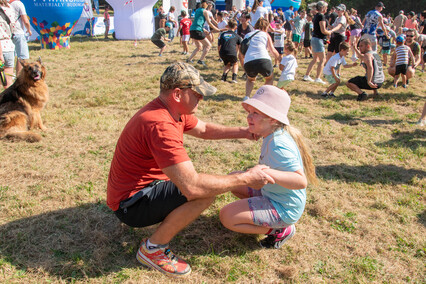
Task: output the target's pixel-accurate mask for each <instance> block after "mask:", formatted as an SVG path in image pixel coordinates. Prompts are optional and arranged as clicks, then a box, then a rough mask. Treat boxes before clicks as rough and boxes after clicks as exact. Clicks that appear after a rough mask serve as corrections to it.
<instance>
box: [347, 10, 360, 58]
mask: <svg viewBox="0 0 426 284" xmlns="http://www.w3.org/2000/svg"><path fill="white" fill-rule="evenodd" d="M350 17H351V18H352V20H353V21H354V23H353V24H352V25H349V28H350V31H351V37H350V40H349V43H350V45H351V50H352V57H351V59H352V61H354V62H355V61H357V60H358V57H356V53H355V50H354V49H353V46H354V45H357V44H358V41H359V39H360V37H361V31H362V23H361V19H360V18H359V16H358V11H357V10H355V9H354V8H351V10H350Z"/></svg>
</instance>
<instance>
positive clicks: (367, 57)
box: [346, 38, 385, 101]
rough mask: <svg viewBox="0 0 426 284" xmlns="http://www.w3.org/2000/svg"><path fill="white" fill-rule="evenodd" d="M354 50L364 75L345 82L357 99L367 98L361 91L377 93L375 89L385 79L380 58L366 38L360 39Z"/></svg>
mask: <svg viewBox="0 0 426 284" xmlns="http://www.w3.org/2000/svg"><path fill="white" fill-rule="evenodd" d="M354 48H355V51H356V53H357V55H358V57H359V59H360V60H361V62H362V66H363V67H364V68H365V76H356V77H354V78H351V79H349V81H348V82H346V86H347V87H348V88H349V89H351V90H352V91H354V92H355V93H357V94H358V97H357V101H364V100H366V99H368V95H367V94H366V93H365V92H364V91H362V90H363V89H364V90H373V92H374V95H377V94H378V93H377V90H378V89H379V88H380V87H381V86H382V84H383V82H384V81H385V74H384V73H383V66H382V60H381V59H380V55H378V54H377V53H376V52H375V51H373V48H372V44H371V41H370V40H369V39H368V38H364V39H361V40H360V42H359V49H358V48H357V47H356V46H355V47H354Z"/></svg>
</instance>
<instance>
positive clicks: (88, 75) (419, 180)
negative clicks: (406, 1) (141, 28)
mask: <svg viewBox="0 0 426 284" xmlns="http://www.w3.org/2000/svg"><path fill="white" fill-rule="evenodd" d="M213 46H214V47H213V49H212V50H211V51H210V52H209V54H208V56H207V64H208V68H200V71H201V74H202V75H203V76H204V78H205V79H206V80H207V81H208V82H210V83H211V84H212V85H214V86H216V87H217V88H218V92H217V94H216V95H215V96H213V97H209V98H206V99H205V100H203V101H202V102H201V103H200V105H199V110H198V112H197V114H196V115H197V116H198V117H199V118H200V119H202V120H203V121H208V122H214V123H219V124H224V125H238V126H246V124H247V122H246V113H245V111H244V109H243V108H242V106H241V100H242V98H243V96H244V88H245V83H244V81H243V80H242V79H241V77H240V76H241V75H242V71H241V70H240V72H239V77H238V80H239V82H238V83H237V84H231V83H223V82H220V81H219V78H220V75H221V72H222V66H221V64H220V63H219V62H218V61H217V60H216V58H217V56H216V54H217V49H216V47H215V45H213ZM30 47H31V51H30V55H31V58H38V56H41V57H42V59H43V61H44V63H45V65H46V67H47V69H48V74H47V84H48V85H49V90H50V101H49V103H48V105H47V107H46V108H45V109H44V110H43V111H42V118H43V120H44V121H45V124H46V126H47V127H48V130H47V131H46V132H43V133H41V132H40V131H38V130H36V132H39V133H41V134H42V136H43V140H42V141H41V142H40V143H37V144H27V143H23V142H18V143H12V142H8V141H3V140H1V141H0V156H1V163H0V209H1V214H0V283H176V282H178V283H180V282H184V283H187V282H194V283H330V282H331V283H370V282H374V283H379V282H383V283H395V282H398V283H399V282H409V283H423V282H424V279H425V278H426V275H425V270H424V263H425V255H426V242H425V238H424V236H425V235H426V229H425V226H426V215H425V199H426V178H425V176H426V171H425V167H424V165H425V153H426V133H425V129H423V128H418V127H417V126H416V125H415V122H416V121H417V120H418V118H419V117H420V112H421V109H422V107H423V104H424V101H425V99H426V94H425V92H424V90H425V79H426V77H425V76H426V75H425V74H424V73H420V72H417V74H416V77H415V78H414V79H413V80H411V82H410V87H409V88H408V89H402V88H399V89H394V88H386V87H385V88H382V89H381V90H380V97H377V98H371V99H369V100H367V101H365V102H361V103H360V102H357V101H356V95H355V94H353V93H352V92H351V91H350V90H349V89H348V88H347V87H346V86H344V85H343V84H342V86H339V88H338V89H337V91H336V92H335V94H336V95H337V98H335V99H322V98H321V97H320V93H321V92H322V91H323V90H324V89H325V87H324V86H321V85H317V84H307V83H305V82H302V81H301V80H300V79H301V78H302V76H303V73H304V72H305V70H306V68H307V65H308V64H309V60H305V59H301V58H299V59H298V65H299V68H298V70H297V78H296V80H295V81H294V82H293V83H292V84H291V85H290V86H289V87H288V90H287V91H288V93H289V94H290V95H291V100H292V105H291V108H290V112H289V119H290V122H291V124H292V125H294V126H296V127H298V128H299V129H301V131H302V133H303V134H304V136H305V137H306V138H307V140H308V143H309V145H310V147H311V148H312V153H313V157H314V163H315V165H316V171H317V175H318V177H319V184H318V185H317V186H311V185H310V186H309V187H308V189H307V204H306V210H305V212H304V214H303V216H302V218H301V219H300V221H299V222H298V223H297V224H296V227H297V233H296V235H295V236H294V238H292V239H291V240H290V241H289V242H287V243H286V244H285V246H284V247H283V248H281V249H280V250H263V249H260V248H259V246H258V244H257V243H258V241H259V239H260V238H261V237H262V236H255V235H242V234H237V233H234V232H231V231H229V230H227V229H225V228H224V227H223V226H222V225H221V223H220V220H219V217H218V214H219V211H220V209H221V208H222V207H223V206H225V205H226V204H228V203H230V202H233V201H235V200H236V198H235V197H234V196H232V195H231V194H229V193H227V194H224V195H221V196H218V197H217V198H216V201H215V202H214V204H212V206H211V207H210V208H209V209H207V210H206V211H205V212H204V213H203V214H202V215H201V216H200V217H199V218H198V219H197V220H195V221H194V223H192V224H191V225H189V226H188V227H187V228H186V229H184V230H183V231H182V232H180V233H179V234H178V235H177V236H176V237H175V238H174V239H173V240H172V242H171V244H170V245H171V248H172V249H173V251H174V252H175V253H176V254H177V255H179V256H180V257H182V258H184V259H185V260H187V261H188V262H189V263H190V264H191V267H192V270H193V272H192V274H191V276H190V277H189V278H186V279H185V280H175V279H170V278H167V277H166V276H163V275H162V274H160V273H158V272H157V271H154V270H149V269H146V268H144V267H142V266H141V265H140V264H139V263H138V262H137V261H136V259H135V254H136V251H137V249H138V244H139V242H140V240H141V239H142V238H146V237H149V236H150V235H151V234H152V233H153V232H154V230H155V228H156V226H152V227H148V228H130V227H128V226H125V225H123V224H120V222H119V221H118V219H117V218H116V217H115V215H114V214H113V212H112V211H111V210H110V209H109V208H108V207H107V206H106V203H105V199H106V182H107V178H108V173H109V167H110V163H111V160H112V157H113V153H114V149H115V144H116V142H117V139H118V137H119V135H120V133H121V131H122V129H123V128H124V126H125V125H126V123H127V121H128V120H129V119H130V118H131V117H132V116H133V115H134V113H136V111H137V110H138V109H140V108H141V107H142V106H143V105H145V104H146V103H148V102H149V101H151V100H152V99H154V98H155V97H156V96H157V95H158V92H159V79H160V77H161V74H162V72H163V71H164V69H165V68H166V67H167V66H168V65H169V64H170V63H171V62H174V61H177V60H185V57H184V56H181V55H180V47H179V44H178V43H177V42H175V43H174V44H173V45H172V46H171V47H169V49H168V50H166V52H165V54H164V56H163V57H162V58H161V59H160V58H158V56H157V53H158V50H157V49H156V47H155V46H154V45H153V44H152V43H151V42H150V41H139V42H138V45H137V46H136V47H134V46H133V42H132V41H113V40H103V39H96V38H91V39H87V38H79V37H75V38H72V42H71V49H67V50H57V51H51V50H41V49H40V48H39V45H38V44H36V43H31V45H30ZM190 49H191V50H192V49H193V46H191V47H190ZM196 67H199V66H197V65H196ZM275 74H276V76H275V77H276V78H275V84H276V82H277V78H278V76H279V72H278V71H277V70H276V71H275ZM360 74H363V70H362V69H361V68H360V67H356V68H351V69H350V71H347V70H346V69H344V70H342V79H343V81H345V80H347V79H349V78H350V77H351V76H355V75H360ZM386 80H387V82H390V80H391V79H390V77H389V76H387V78H386ZM262 84H263V80H262V79H261V78H259V79H258V80H257V81H256V83H255V88H258V87H260V86H261V85H262ZM385 86H386V84H385ZM260 145H261V141H256V142H254V141H248V140H223V141H203V140H200V139H196V138H193V137H189V136H185V137H184V146H185V148H186V150H187V152H188V154H189V156H190V158H191V160H192V161H193V163H194V166H195V168H196V170H197V171H198V172H204V173H214V174H228V173H230V172H232V171H237V170H245V169H247V168H249V167H251V166H253V165H255V164H256V163H257V162H258V159H259V154H260Z"/></svg>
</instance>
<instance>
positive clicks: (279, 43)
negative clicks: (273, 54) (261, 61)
mask: <svg viewBox="0 0 426 284" xmlns="http://www.w3.org/2000/svg"><path fill="white" fill-rule="evenodd" d="M284 42H285V29H284V28H283V22H281V20H279V19H277V22H275V30H274V48H275V50H276V51H277V52H278V54H279V55H280V56H279V57H278V58H275V64H274V66H273V67H274V68H275V67H277V66H278V64H279V63H280V62H281V59H282V57H283V54H284Z"/></svg>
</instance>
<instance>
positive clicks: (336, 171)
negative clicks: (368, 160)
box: [316, 164, 426, 185]
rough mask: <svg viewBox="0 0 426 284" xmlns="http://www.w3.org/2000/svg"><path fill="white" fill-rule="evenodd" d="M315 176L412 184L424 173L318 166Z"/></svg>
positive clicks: (395, 168) (392, 168) (382, 167)
mask: <svg viewBox="0 0 426 284" xmlns="http://www.w3.org/2000/svg"><path fill="white" fill-rule="evenodd" d="M316 170H317V175H318V176H319V177H320V178H322V179H325V180H344V181H346V182H358V183H366V184H369V185H373V184H378V183H381V184H412V183H413V180H414V177H416V176H417V177H418V178H420V179H422V178H423V177H424V176H426V171H422V170H416V169H406V168H403V167H398V166H395V165H377V166H370V165H366V166H349V165H346V164H339V165H330V166H318V167H316Z"/></svg>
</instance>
